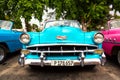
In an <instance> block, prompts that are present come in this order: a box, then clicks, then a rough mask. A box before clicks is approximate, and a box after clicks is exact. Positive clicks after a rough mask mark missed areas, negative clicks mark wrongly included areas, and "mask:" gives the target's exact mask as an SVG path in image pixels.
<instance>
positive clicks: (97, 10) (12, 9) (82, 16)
mask: <svg viewBox="0 0 120 80" xmlns="http://www.w3.org/2000/svg"><path fill="white" fill-rule="evenodd" d="M111 4H113V9H116V10H118V11H120V8H119V7H120V0H0V7H1V8H0V14H1V15H0V18H1V19H7V20H13V21H14V22H15V24H16V25H17V26H21V25H20V17H21V16H22V17H24V18H25V22H26V26H27V29H28V30H30V29H29V28H31V27H30V25H29V24H28V21H29V20H30V19H31V15H33V14H34V16H35V18H37V19H39V20H41V19H42V15H43V10H44V9H46V7H50V8H53V9H55V11H56V18H57V19H59V18H60V17H62V18H64V19H74V20H78V21H80V23H81V24H82V25H83V26H85V27H87V28H89V29H92V28H96V26H97V25H102V24H104V23H105V22H106V20H107V19H106V16H107V15H108V14H109V5H111Z"/></svg>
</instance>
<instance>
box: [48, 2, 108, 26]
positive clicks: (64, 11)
mask: <svg viewBox="0 0 120 80" xmlns="http://www.w3.org/2000/svg"><path fill="white" fill-rule="evenodd" d="M50 1H51V2H52V3H50V2H49V1H47V2H48V7H52V8H55V9H56V14H57V19H58V18H60V17H63V18H65V19H75V20H79V21H80V23H81V24H82V25H83V26H85V27H88V26H89V27H90V26H92V25H95V26H96V25H99V24H101V23H102V22H105V19H106V16H107V15H108V13H109V6H108V4H107V2H106V1H107V0H95V1H94V0H62V1H59V0H50ZM51 5H52V6H51ZM93 22H95V23H93ZM95 26H94V27H95Z"/></svg>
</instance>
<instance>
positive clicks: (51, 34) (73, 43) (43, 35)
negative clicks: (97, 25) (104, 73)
mask: <svg viewBox="0 0 120 80" xmlns="http://www.w3.org/2000/svg"><path fill="white" fill-rule="evenodd" d="M103 40H104V36H103V35H102V34H101V33H99V32H95V31H92V32H84V31H83V30H82V29H81V28H80V24H79V22H78V21H76V20H58V21H48V22H46V24H45V26H44V30H42V31H41V32H28V33H23V34H22V35H21V36H20V41H21V43H23V49H22V51H21V55H20V57H19V59H18V62H19V64H20V65H21V66H24V65H30V66H31V67H33V66H36V65H37V66H42V67H43V66H85V65H91V66H95V65H98V64H101V65H104V63H105V55H104V52H103V49H102V44H101V43H102V42H103Z"/></svg>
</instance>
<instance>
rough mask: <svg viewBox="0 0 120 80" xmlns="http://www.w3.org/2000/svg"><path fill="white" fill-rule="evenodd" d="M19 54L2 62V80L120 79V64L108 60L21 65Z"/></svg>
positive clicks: (0, 74)
mask: <svg viewBox="0 0 120 80" xmlns="http://www.w3.org/2000/svg"><path fill="white" fill-rule="evenodd" d="M17 57H18V54H17V55H14V56H8V59H7V60H6V62H5V63H3V64H0V80H120V66H118V64H117V63H116V62H115V61H111V60H107V63H106V64H105V66H96V67H95V68H94V69H89V68H88V67H83V68H82V67H43V68H41V67H37V68H36V69H31V68H30V67H29V66H25V67H21V66H19V64H18V63H17Z"/></svg>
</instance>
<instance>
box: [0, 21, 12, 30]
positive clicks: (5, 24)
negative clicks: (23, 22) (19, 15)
mask: <svg viewBox="0 0 120 80" xmlns="http://www.w3.org/2000/svg"><path fill="white" fill-rule="evenodd" d="M11 26H12V22H11V21H4V20H0V29H5V30H10V29H11Z"/></svg>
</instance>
